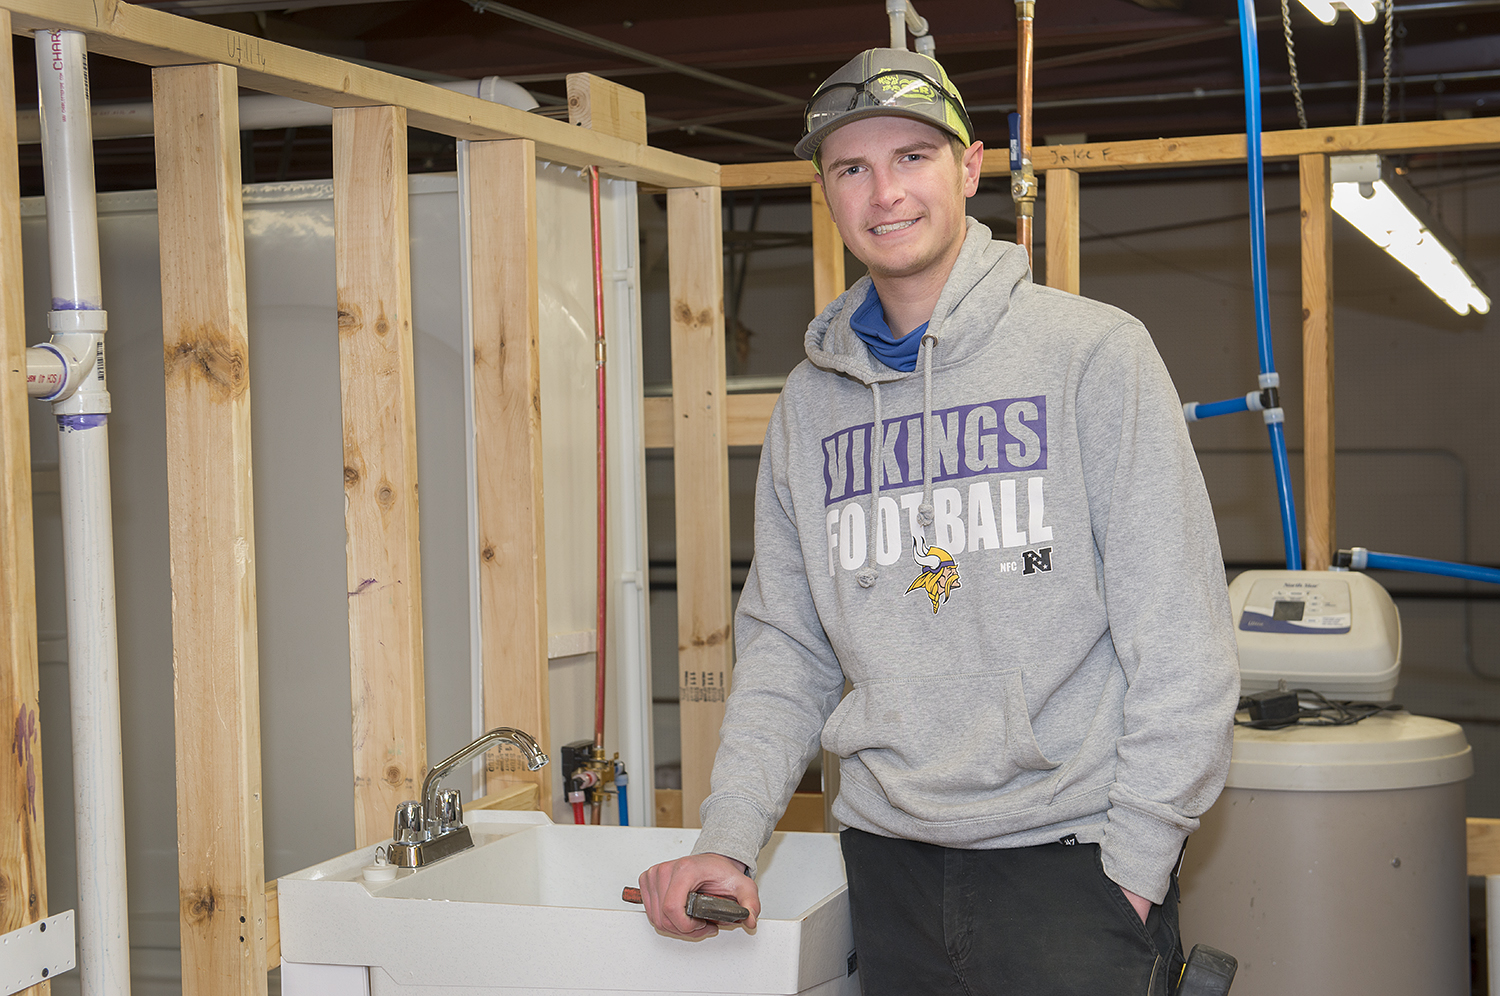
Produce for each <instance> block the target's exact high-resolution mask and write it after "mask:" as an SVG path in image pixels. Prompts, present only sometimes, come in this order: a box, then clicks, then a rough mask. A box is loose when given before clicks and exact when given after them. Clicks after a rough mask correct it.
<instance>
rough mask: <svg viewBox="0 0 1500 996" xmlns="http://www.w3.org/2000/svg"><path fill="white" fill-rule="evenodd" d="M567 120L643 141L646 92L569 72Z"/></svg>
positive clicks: (629, 139)
mask: <svg viewBox="0 0 1500 996" xmlns="http://www.w3.org/2000/svg"><path fill="white" fill-rule="evenodd" d="M567 83H568V123H569V124H572V125H576V126H578V127H580V128H588V129H591V130H593V131H596V132H603V133H604V134H606V135H613V136H614V137H615V138H623V139H624V140H625V141H627V142H635V143H636V144H637V145H645V144H646V95H645V94H643V93H641V92H640V91H639V90H632V89H630V88H629V87H624V86H621V85H620V84H618V83H616V82H614V81H613V80H607V79H605V78H604V77H602V76H595V75H593V74H592V73H569V74H568V76H567Z"/></svg>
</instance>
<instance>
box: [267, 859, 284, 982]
mask: <svg viewBox="0 0 1500 996" xmlns="http://www.w3.org/2000/svg"><path fill="white" fill-rule="evenodd" d="M280 964H281V902H280V900H279V899H278V897H277V892H276V882H275V880H274V879H273V880H272V881H270V882H267V883H266V971H268V972H269V971H270V970H271V969H273V968H276V967H277V966H278V965H280Z"/></svg>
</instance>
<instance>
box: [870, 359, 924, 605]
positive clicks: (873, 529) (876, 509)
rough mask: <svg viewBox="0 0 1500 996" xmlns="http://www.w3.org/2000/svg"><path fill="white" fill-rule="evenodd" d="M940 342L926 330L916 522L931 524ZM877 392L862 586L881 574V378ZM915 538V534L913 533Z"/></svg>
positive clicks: (874, 391)
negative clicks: (935, 358) (931, 441)
mask: <svg viewBox="0 0 1500 996" xmlns="http://www.w3.org/2000/svg"><path fill="white" fill-rule="evenodd" d="M936 345H937V336H935V335H932V334H931V333H926V334H924V335H923V336H922V426H923V428H922V504H921V505H919V506H917V522H918V523H920V524H921V525H923V526H930V525H932V458H931V456H930V454H931V452H932V450H933V447H930V446H928V445H927V440H928V438H929V437H930V436H931V435H932V426H931V425H930V424H929V423H931V421H932V349H933V347H934V346H936ZM870 393H871V394H873V395H874V396H875V426H874V428H873V429H872V430H871V433H870V435H871V439H870V515H869V522H870V526H869V536H870V543H869V547H868V552H867V553H866V554H865V566H864V567H862V568H860V570H859V573H858V574H857V575H855V577H856V579H857V580H858V581H859V586H860V587H861V588H869V587H871V586H873V585H874V584H875V579H876V578H878V577H880V569H879V568H877V567H876V566H875V549H876V547H877V545H878V544H879V543H880V479H881V478H882V477H884V476H885V422H884V420H883V419H882V418H881V412H880V382H879V381H876V382H875V383H873V384H871V385H870ZM913 538H915V537H913Z"/></svg>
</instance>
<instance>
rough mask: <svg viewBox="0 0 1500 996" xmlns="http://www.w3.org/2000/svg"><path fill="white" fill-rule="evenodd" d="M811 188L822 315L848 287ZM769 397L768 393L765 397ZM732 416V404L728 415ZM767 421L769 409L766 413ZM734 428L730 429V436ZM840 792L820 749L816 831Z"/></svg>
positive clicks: (831, 760) (825, 214) (840, 241)
mask: <svg viewBox="0 0 1500 996" xmlns="http://www.w3.org/2000/svg"><path fill="white" fill-rule="evenodd" d="M810 189H811V191H812V237H813V312H814V314H821V313H822V311H823V309H824V308H826V307H828V305H829V304H830V303H832V301H833V300H834V299H835V298H837V297H838V296H839V295H840V294H842V293H843V292H844V291H845V289H846V288H847V286H848V285H847V283H846V282H845V277H844V238H843V236H841V235H840V234H839V229H838V225H837V224H835V223H834V220H833V212H832V211H830V210H829V209H828V198H827V197H826V196H825V195H824V193H823V185H822V184H821V183H814V184H813V185H812V187H811V188H810ZM768 397H769V396H768ZM733 415H734V411H733V408H732V407H731V410H730V416H731V418H732V417H733ZM766 416H767V418H766V421H768V422H769V421H770V412H769V411H768V412H767V413H766ZM733 432H734V429H733V428H731V429H730V433H731V436H732V435H733ZM765 435H766V430H765V425H764V424H762V425H761V426H760V437H759V438H761V439H765ZM731 445H732V444H731ZM838 792H839V758H838V755H837V754H833V753H831V752H829V751H826V750H825V751H823V791H822V792H820V793H819V794H818V827H817V829H819V830H832V829H833V828H834V827H835V826H837V821H836V820H835V819H834V818H833V800H834V799H836V798H837V797H838Z"/></svg>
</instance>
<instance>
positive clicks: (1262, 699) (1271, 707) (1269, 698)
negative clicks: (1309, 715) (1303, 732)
mask: <svg viewBox="0 0 1500 996" xmlns="http://www.w3.org/2000/svg"><path fill="white" fill-rule="evenodd" d="M1246 703H1247V704H1246V708H1247V709H1249V710H1250V719H1251V720H1252V721H1253V722H1256V723H1259V724H1261V725H1262V726H1263V727H1269V726H1274V725H1275V724H1278V723H1280V724H1284V725H1287V726H1290V725H1291V724H1293V723H1295V722H1297V718H1298V717H1299V716H1301V715H1302V705H1301V703H1300V702H1298V701H1297V693H1296V692H1288V691H1282V690H1279V689H1278V690H1273V691H1269V692H1256V693H1255V694H1254V695H1250V696H1248V697H1247V698H1246Z"/></svg>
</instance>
